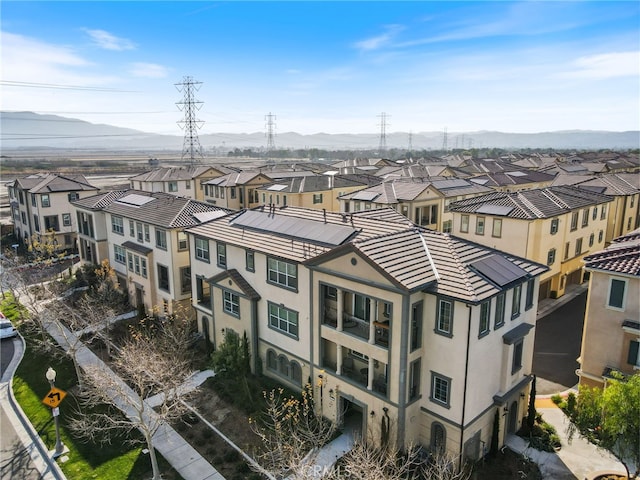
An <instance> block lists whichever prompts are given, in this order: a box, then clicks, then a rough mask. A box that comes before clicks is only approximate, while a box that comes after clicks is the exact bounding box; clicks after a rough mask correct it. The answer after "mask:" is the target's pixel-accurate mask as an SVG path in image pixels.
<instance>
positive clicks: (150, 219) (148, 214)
mask: <svg viewBox="0 0 640 480" xmlns="http://www.w3.org/2000/svg"><path fill="white" fill-rule="evenodd" d="M131 196H136V198H142V197H146V198H150V199H151V200H149V201H147V202H146V203H144V204H140V205H134V204H132V203H125V202H123V199H125V197H131ZM75 204H77V205H78V206H80V207H85V208H90V209H95V210H102V211H105V212H109V213H112V214H114V215H121V216H123V217H126V218H130V219H133V220H136V221H141V222H145V223H150V224H152V225H157V226H160V227H163V228H182V227H189V226H192V225H197V224H198V223H200V221H199V220H198V218H197V217H196V214H198V213H202V212H215V211H222V212H224V213H225V214H228V213H231V212H232V211H231V210H228V209H225V208H220V207H216V206H214V205H211V204H209V203H204V202H198V201H196V200H192V199H190V198H185V197H178V196H175V195H171V194H169V193H163V192H145V191H141V190H134V189H129V190H118V191H115V192H109V193H107V194H98V195H94V196H92V197H87V198H85V199H81V200H77V201H76V202H75Z"/></svg>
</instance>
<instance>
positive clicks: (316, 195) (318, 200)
mask: <svg viewBox="0 0 640 480" xmlns="http://www.w3.org/2000/svg"><path fill="white" fill-rule="evenodd" d="M313 203H314V204H315V203H322V194H321V193H314V194H313Z"/></svg>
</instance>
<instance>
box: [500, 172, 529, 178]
mask: <svg viewBox="0 0 640 480" xmlns="http://www.w3.org/2000/svg"><path fill="white" fill-rule="evenodd" d="M504 173H506V174H507V175H511V176H512V177H526V176H527V174H526V173H524V172H504Z"/></svg>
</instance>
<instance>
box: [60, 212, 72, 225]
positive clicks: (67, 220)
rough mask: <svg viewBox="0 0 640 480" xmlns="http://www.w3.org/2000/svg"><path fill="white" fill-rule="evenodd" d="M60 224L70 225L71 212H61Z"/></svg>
mask: <svg viewBox="0 0 640 480" xmlns="http://www.w3.org/2000/svg"><path fill="white" fill-rule="evenodd" d="M62 225H63V226H65V227H70V226H71V214H70V213H63V214H62Z"/></svg>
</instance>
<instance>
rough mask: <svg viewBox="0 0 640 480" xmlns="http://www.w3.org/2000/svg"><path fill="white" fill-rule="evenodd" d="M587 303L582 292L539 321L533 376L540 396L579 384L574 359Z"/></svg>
mask: <svg viewBox="0 0 640 480" xmlns="http://www.w3.org/2000/svg"><path fill="white" fill-rule="evenodd" d="M586 302H587V292H584V293H582V294H580V295H578V296H577V297H576V298H574V299H573V300H571V301H569V302H568V303H566V304H564V305H562V306H561V307H559V308H558V309H556V310H554V311H552V312H551V313H549V315H547V316H545V317H543V318H541V319H539V320H538V322H537V324H536V339H535V344H534V350H533V367H532V373H535V374H536V376H537V382H536V390H537V393H538V394H539V395H540V394H542V395H545V394H552V393H559V392H562V391H564V390H567V389H569V388H572V387H575V386H576V384H577V383H578V376H577V375H576V373H575V371H576V369H577V368H578V367H579V365H578V362H577V361H576V359H577V358H578V357H579V356H580V348H581V342H582V325H583V323H584V312H585V307H586Z"/></svg>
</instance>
